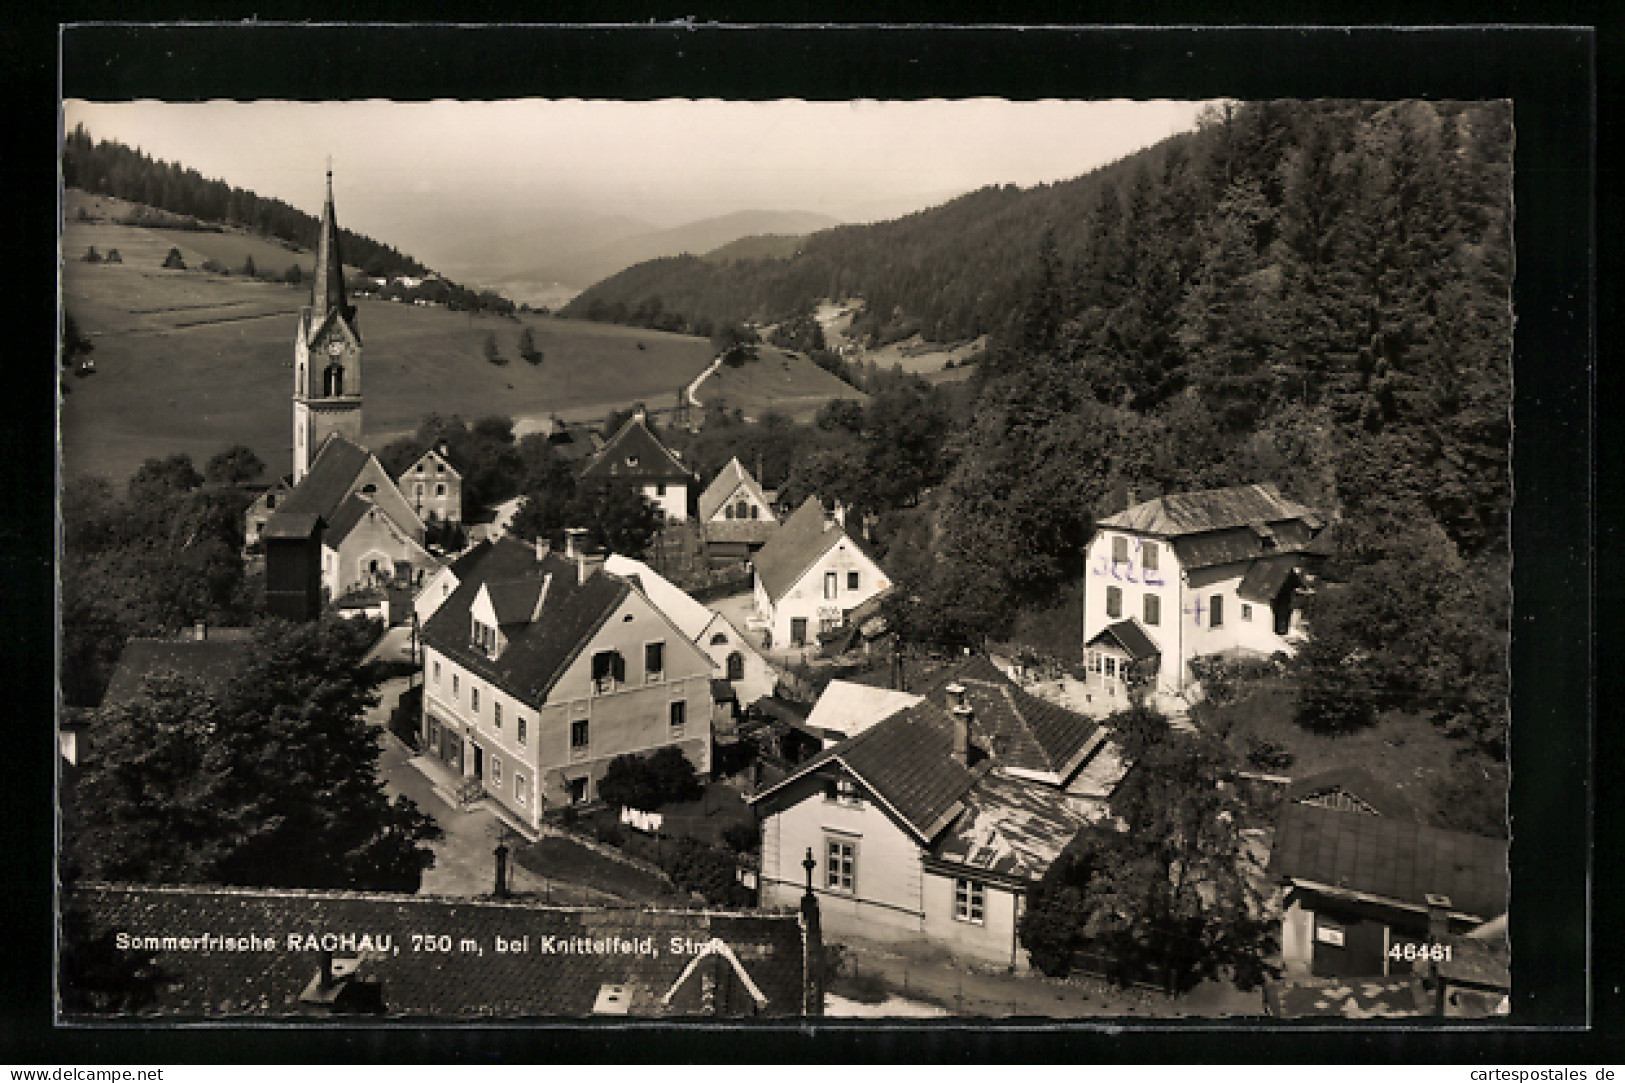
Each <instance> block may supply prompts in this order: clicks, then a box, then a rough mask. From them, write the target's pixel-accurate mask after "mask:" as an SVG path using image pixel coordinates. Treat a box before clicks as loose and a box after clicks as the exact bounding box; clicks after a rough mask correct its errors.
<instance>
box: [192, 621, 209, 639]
mask: <svg viewBox="0 0 1625 1083" xmlns="http://www.w3.org/2000/svg"><path fill="white" fill-rule="evenodd" d="M192 635H193V637H194V638H196V639H197V641H198V642H199V643H202V642H203V641H204V640H206V639H208V638H209V626H208V625H207V624H204V623H203V622H202V621H198V622H197V623H196V624H194V625H192Z"/></svg>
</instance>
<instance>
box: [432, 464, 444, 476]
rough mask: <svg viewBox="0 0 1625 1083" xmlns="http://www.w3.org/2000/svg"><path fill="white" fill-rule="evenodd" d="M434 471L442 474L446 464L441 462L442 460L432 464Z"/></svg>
mask: <svg viewBox="0 0 1625 1083" xmlns="http://www.w3.org/2000/svg"><path fill="white" fill-rule="evenodd" d="M434 472H435V473H436V474H444V473H445V472H446V464H445V463H442V462H437V463H435V464H434Z"/></svg>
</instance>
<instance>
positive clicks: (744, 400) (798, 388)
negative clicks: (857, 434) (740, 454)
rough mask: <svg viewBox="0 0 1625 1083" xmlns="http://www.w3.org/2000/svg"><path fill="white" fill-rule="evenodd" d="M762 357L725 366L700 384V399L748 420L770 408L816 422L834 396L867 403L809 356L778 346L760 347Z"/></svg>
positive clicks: (796, 419)
mask: <svg viewBox="0 0 1625 1083" xmlns="http://www.w3.org/2000/svg"><path fill="white" fill-rule="evenodd" d="M757 353H758V355H759V356H758V357H757V359H756V360H755V361H749V362H746V363H745V364H743V365H740V366H739V367H738V368H730V367H729V366H727V365H723V366H722V367H721V368H719V369H717V371H716V372H715V373H714V374H712V375H711V376H708V377H707V378H706V380H705V382H704V383H702V384H700V387H699V390H698V391H697V392H696V395H697V397H698V398H699V400H700V403H701V405H702V406H704V407H710V406H713V405H715V404H717V403H723V404H725V405H726V406H727V408H728V409H729V410H734V409H737V410H739V411H740V412H741V413H743V414H744V415H745V417H747V418H752V419H755V420H761V418H762V416H763V415H764V414H766V413H768V412H769V411H773V412H777V413H780V414H783V415H785V416H786V417H788V418H789V419H790V420H792V421H811V420H812V419H813V418H814V416H816V415H817V413H818V410H819V408H820V407H822V406H823V405H824V403H826V402H828V401H830V400H831V399H851V400H853V401H855V402H867V401H868V400H869V396H868V395H866V394H864V393H863V392H862V391H859V390H858V389H857V388H855V387H853V386H852V385H850V384H848V383H845V382H843V381H841V380H839V379H837V378H836V377H834V376H832V375H830V374H829V373H827V372H825V371H824V370H823V369H821V368H819V367H818V366H817V365H815V364H813V363H812V362H811V361H809V360H808V359H807V358H806V356H805V355H803V354H800V353H794V352H790V351H785V350H780V349H778V348H776V347H773V346H759V347H757Z"/></svg>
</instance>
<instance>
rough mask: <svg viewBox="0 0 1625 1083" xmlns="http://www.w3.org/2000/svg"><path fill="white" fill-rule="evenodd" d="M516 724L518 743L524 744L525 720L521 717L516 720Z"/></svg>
mask: <svg viewBox="0 0 1625 1083" xmlns="http://www.w3.org/2000/svg"><path fill="white" fill-rule="evenodd" d="M517 725H518V728H519V743H520V744H524V743H525V720H524V719H523V718H521V719H520V720H519V721H518V723H517Z"/></svg>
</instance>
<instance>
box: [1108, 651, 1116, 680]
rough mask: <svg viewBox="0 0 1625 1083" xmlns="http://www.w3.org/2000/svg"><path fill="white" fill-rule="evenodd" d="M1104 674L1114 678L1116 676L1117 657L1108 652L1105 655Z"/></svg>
mask: <svg viewBox="0 0 1625 1083" xmlns="http://www.w3.org/2000/svg"><path fill="white" fill-rule="evenodd" d="M1106 676H1107V677H1110V678H1112V679H1114V680H1115V679H1116V677H1117V659H1115V658H1113V657H1112V656H1111V655H1109V654H1108V655H1107V656H1106Z"/></svg>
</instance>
